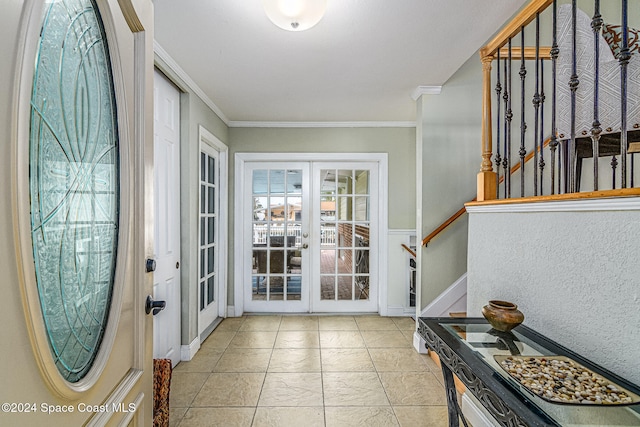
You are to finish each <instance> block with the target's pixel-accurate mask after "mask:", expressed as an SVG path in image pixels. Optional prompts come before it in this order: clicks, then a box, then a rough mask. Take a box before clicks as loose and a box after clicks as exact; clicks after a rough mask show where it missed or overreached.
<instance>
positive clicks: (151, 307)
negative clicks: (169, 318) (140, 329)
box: [144, 295, 167, 316]
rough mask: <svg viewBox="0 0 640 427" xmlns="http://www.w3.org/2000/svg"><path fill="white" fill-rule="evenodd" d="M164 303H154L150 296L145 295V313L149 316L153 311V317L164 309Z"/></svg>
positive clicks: (165, 303)
mask: <svg viewBox="0 0 640 427" xmlns="http://www.w3.org/2000/svg"><path fill="white" fill-rule="evenodd" d="M166 305H167V302H166V301H154V300H153V298H151V295H147V301H146V302H145V304H144V311H145V313H147V314H149V313H151V312H152V311H153V315H154V316H155V315H156V314H158V313H160V312H161V311H162V310H164V308H165V307H166Z"/></svg>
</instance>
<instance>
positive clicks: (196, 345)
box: [180, 337, 200, 362]
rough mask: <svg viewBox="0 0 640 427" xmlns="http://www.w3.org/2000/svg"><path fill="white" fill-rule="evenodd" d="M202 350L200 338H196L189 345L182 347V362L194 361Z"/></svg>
mask: <svg viewBox="0 0 640 427" xmlns="http://www.w3.org/2000/svg"><path fill="white" fill-rule="evenodd" d="M199 349H200V337H195V338H194V339H193V341H191V343H190V344H189V345H183V346H181V347H180V360H182V361H183V362H187V361H189V360H191V359H193V356H195V355H196V353H197V352H198V350H199Z"/></svg>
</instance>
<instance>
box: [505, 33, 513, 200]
mask: <svg viewBox="0 0 640 427" xmlns="http://www.w3.org/2000/svg"><path fill="white" fill-rule="evenodd" d="M511 45H512V40H511V39H509V60H508V61H507V66H508V74H507V75H508V77H507V85H508V86H509V96H508V97H507V139H508V147H507V150H508V151H507V152H506V153H505V155H506V156H507V180H508V184H507V194H508V198H511V120H512V119H513V110H512V109H511V92H512V90H511V89H512V88H513V84H512V69H511V63H512V61H513V49H512V46H511Z"/></svg>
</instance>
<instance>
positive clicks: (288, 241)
mask: <svg viewBox="0 0 640 427" xmlns="http://www.w3.org/2000/svg"><path fill="white" fill-rule="evenodd" d="M252 181H253V182H252V189H253V195H252V200H253V214H252V218H253V225H252V228H253V236H252V246H253V248H252V253H253V268H252V299H253V300H266V301H285V300H300V298H301V293H300V283H301V278H302V271H301V267H302V266H301V253H300V249H299V247H300V243H301V229H302V225H301V221H302V211H303V210H302V209H303V206H302V196H301V195H302V170H292V169H268V170H266V169H258V170H254V171H253V175H252Z"/></svg>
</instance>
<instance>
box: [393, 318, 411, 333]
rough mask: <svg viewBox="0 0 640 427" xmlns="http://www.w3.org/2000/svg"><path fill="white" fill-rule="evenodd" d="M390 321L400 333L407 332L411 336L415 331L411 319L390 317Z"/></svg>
mask: <svg viewBox="0 0 640 427" xmlns="http://www.w3.org/2000/svg"><path fill="white" fill-rule="evenodd" d="M391 320H393V323H395V324H396V326H397V327H398V329H400V330H401V331H409V332H411V333H412V334H413V331H415V330H416V321H415V320H413V317H392V318H391Z"/></svg>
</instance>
